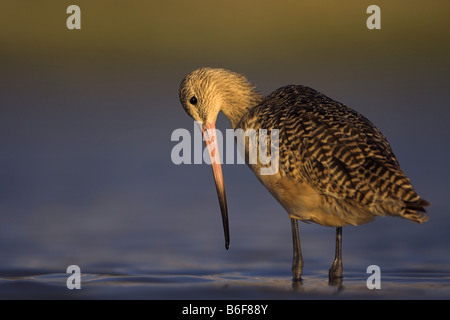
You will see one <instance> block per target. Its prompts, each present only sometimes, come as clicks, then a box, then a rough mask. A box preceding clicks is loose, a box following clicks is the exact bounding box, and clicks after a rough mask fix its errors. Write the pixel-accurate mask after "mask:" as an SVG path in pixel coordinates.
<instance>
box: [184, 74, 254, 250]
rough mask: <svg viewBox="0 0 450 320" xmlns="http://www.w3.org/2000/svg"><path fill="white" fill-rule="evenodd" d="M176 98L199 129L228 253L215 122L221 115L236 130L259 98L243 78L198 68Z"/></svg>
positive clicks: (224, 200)
mask: <svg viewBox="0 0 450 320" xmlns="http://www.w3.org/2000/svg"><path fill="white" fill-rule="evenodd" d="M179 97H180V102H181V104H182V106H183V108H184V110H186V112H187V113H188V114H189V115H190V116H191V117H192V118H193V119H194V120H195V121H197V123H199V124H200V126H201V130H202V133H203V137H204V140H205V144H206V146H207V148H208V153H209V157H210V159H211V167H212V170H213V175H214V180H215V184H216V189H217V195H218V197H219V204H220V210H221V213H222V222H223V228H224V234H225V247H226V248H227V249H228V247H229V242H230V240H229V239H230V236H229V226H228V209H227V200H226V196H225V186H224V182H223V175H222V167H221V165H220V155H219V147H218V144H217V137H216V128H215V124H216V119H217V115H218V114H219V112H220V111H222V112H223V113H224V114H225V116H226V117H227V118H228V120H230V122H231V125H232V127H233V128H235V127H236V125H237V123H238V122H239V120H241V118H242V116H243V115H244V114H245V113H246V112H247V110H248V109H249V108H250V107H252V106H255V105H256V104H258V103H259V102H260V101H261V100H262V96H261V94H260V93H258V92H257V91H256V90H255V87H254V86H253V85H252V84H251V83H250V82H249V81H248V80H247V79H246V78H245V77H244V76H243V75H240V74H238V73H234V72H231V71H228V70H225V69H214V68H200V69H196V70H194V71H192V72H191V73H190V74H188V75H187V76H186V77H185V78H184V79H183V81H182V82H181V85H180V91H179Z"/></svg>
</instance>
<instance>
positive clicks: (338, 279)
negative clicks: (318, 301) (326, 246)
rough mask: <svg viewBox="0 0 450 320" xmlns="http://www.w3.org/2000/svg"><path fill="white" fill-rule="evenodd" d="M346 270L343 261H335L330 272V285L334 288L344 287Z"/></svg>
mask: <svg viewBox="0 0 450 320" xmlns="http://www.w3.org/2000/svg"><path fill="white" fill-rule="evenodd" d="M343 273H344V268H343V266H342V261H341V260H334V262H333V264H332V266H331V268H330V271H329V272H328V284H329V285H332V286H337V287H340V286H342V281H343V275H342V274H343Z"/></svg>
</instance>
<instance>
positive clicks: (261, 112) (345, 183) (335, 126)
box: [247, 86, 420, 215]
mask: <svg viewBox="0 0 450 320" xmlns="http://www.w3.org/2000/svg"><path fill="white" fill-rule="evenodd" d="M250 113H253V114H249V115H247V118H251V117H252V116H253V118H255V116H256V118H258V120H257V121H256V122H255V123H258V127H260V128H278V129H279V130H280V131H279V138H280V142H279V157H280V170H281V174H283V175H286V176H289V177H291V178H292V179H298V180H300V182H304V181H305V182H307V183H308V184H309V185H311V186H312V187H313V188H315V189H316V190H317V191H318V192H319V193H321V194H324V195H326V196H330V197H333V198H336V199H345V200H354V201H355V203H358V204H360V205H367V206H372V207H373V208H374V210H375V211H376V210H378V211H379V212H378V213H377V214H386V213H389V214H396V215H397V214H400V215H402V214H401V212H400V211H402V210H403V211H404V210H405V207H404V206H403V208H402V207H401V204H403V203H404V202H412V203H414V202H417V201H419V200H420V197H419V196H418V195H417V194H416V192H415V191H414V189H413V187H412V185H411V182H410V180H409V178H408V177H406V175H405V174H404V173H403V171H402V170H401V169H400V166H399V164H398V162H397V159H396V157H395V156H394V154H393V152H392V150H391V147H390V146H389V143H388V142H387V140H386V138H385V137H384V136H383V135H382V134H381V132H380V131H379V130H378V129H377V128H376V127H375V126H374V125H373V124H372V123H371V122H370V121H369V120H367V119H366V118H365V117H363V116H362V115H360V114H359V113H358V112H356V111H354V110H352V109H350V108H348V107H346V106H345V105H343V104H341V103H339V102H336V101H334V100H332V99H330V98H328V97H326V96H325V95H323V94H321V93H319V92H317V91H315V90H313V89H310V88H307V87H303V86H288V87H283V88H281V89H279V90H277V91H275V92H274V93H273V94H272V95H270V96H269V97H268V98H267V99H266V100H265V101H264V102H263V103H262V104H261V105H260V106H258V107H257V108H255V109H254V110H251V111H250ZM254 126H255V124H253V127H254ZM399 204H400V205H399ZM389 211H398V212H389Z"/></svg>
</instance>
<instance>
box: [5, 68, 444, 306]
mask: <svg viewBox="0 0 450 320" xmlns="http://www.w3.org/2000/svg"><path fill="white" fill-rule="evenodd" d="M183 75H184V72H183V74H181V72H180V74H178V73H177V72H174V73H172V74H169V75H166V77H167V78H165V80H164V81H162V83H159V82H156V81H155V79H160V78H161V76H162V75H161V74H151V73H149V74H148V73H146V72H143V73H138V74H134V73H128V72H126V71H123V70H122V71H118V74H117V75H114V77H113V79H112V80H111V78H110V76H111V73H109V74H106V75H102V76H98V74H97V78H95V79H94V80H91V81H87V80H86V79H88V77H87V76H86V77H85V76H80V78H76V77H75V78H73V79H71V80H70V81H69V80H67V79H66V78H65V74H64V73H59V71H55V70H54V71H53V72H50V73H48V74H47V73H46V76H45V77H43V78H40V77H36V76H35V75H34V74H33V73H32V72H29V73H28V72H26V71H22V73H21V74H16V73H11V74H6V75H4V77H3V78H2V86H1V90H2V92H1V95H0V99H1V101H0V103H1V105H2V107H4V109H2V111H4V114H3V115H2V118H1V119H0V122H1V125H0V130H1V133H2V134H1V135H0V143H1V148H2V152H1V157H0V173H1V180H0V191H1V194H2V197H1V198H0V211H1V215H0V298H2V299H22V298H25V299H59V298H61V299H109V298H111V299H169V300H170V299H304V298H307V299H309V298H318V299H384V298H385V299H449V298H450V286H449V284H450V281H449V280H450V237H449V232H448V230H449V229H450V215H448V211H449V207H448V203H447V201H446V198H447V192H448V190H449V188H448V181H450V173H449V170H448V159H449V158H450V153H449V150H448V148H442V147H439V146H442V145H446V144H447V138H448V136H450V130H449V128H448V125H447V124H448V121H447V119H448V111H446V110H444V111H443V110H442V106H445V105H448V104H449V102H450V96H449V94H448V91H445V92H444V91H442V87H441V86H439V85H436V86H434V87H432V86H430V88H431V87H432V88H431V89H429V90H428V91H426V92H423V91H420V90H418V89H417V88H409V87H408V88H407V90H403V91H402V90H401V89H399V90H397V91H396V92H390V91H387V93H384V94H383V95H380V96H379V100H377V98H376V97H374V96H373V92H371V91H370V87H368V86H367V85H366V84H364V83H363V82H358V81H359V80H358V79H354V82H352V83H355V86H354V87H352V93H349V92H347V93H345V92H343V93H340V94H341V97H343V96H345V97H348V100H351V101H350V102H351V103H350V104H351V105H355V104H356V105H362V106H364V107H362V108H363V110H361V109H359V111H361V112H362V113H364V114H365V115H366V116H367V117H368V118H370V119H371V120H373V121H374V122H375V123H376V124H381V125H379V127H380V128H381V129H382V131H383V132H384V133H385V135H386V136H387V137H388V139H389V141H391V144H392V146H393V148H394V152H395V153H396V155H397V157H398V158H399V160H400V163H401V164H402V167H403V168H404V170H405V172H406V173H407V174H408V175H409V176H410V177H411V179H412V181H413V184H414V185H415V186H416V188H417V190H418V192H419V193H420V194H421V195H422V196H423V197H424V198H425V199H427V200H429V201H430V202H431V203H432V207H431V208H430V209H429V212H430V216H431V219H430V221H429V222H428V223H426V224H423V225H416V224H413V223H411V222H408V221H405V220H401V219H394V218H378V219H377V220H376V221H375V222H374V223H371V224H367V225H363V226H359V227H348V228H344V232H343V258H344V282H343V285H342V288H337V287H335V286H329V285H328V279H327V274H328V268H329V267H330V265H331V262H332V259H333V257H334V235H335V231H334V229H332V228H326V227H320V226H317V225H314V224H301V225H300V235H301V243H302V250H303V257H304V259H305V266H304V276H303V277H304V281H303V284H302V285H301V286H298V287H293V285H292V282H291V280H290V279H291V274H290V268H291V259H292V240H291V230H290V222H289V219H288V216H287V214H286V213H285V212H284V210H283V209H282V208H281V207H280V206H279V204H278V203H276V201H275V200H274V199H273V198H272V197H271V196H270V194H269V193H268V192H267V191H266V190H265V189H264V188H263V186H262V185H261V184H260V183H259V182H258V181H257V180H256V179H255V177H254V176H253V174H252V173H251V172H250V170H248V168H246V167H245V166H243V165H225V166H224V168H223V171H224V177H225V184H226V190H227V198H228V208H229V215H230V230H231V246H230V250H228V251H226V250H225V248H224V240H223V234H222V226H221V219H220V213H219V212H220V211H219V206H218V203H217V196H216V191H215V188H214V184H213V180H212V176H211V170H210V168H208V166H207V165H179V166H176V165H174V164H173V163H172V162H171V159H170V154H171V150H172V147H173V146H174V145H175V144H176V143H174V142H172V141H171V140H170V136H171V133H172V131H173V130H174V129H177V128H186V129H188V130H190V131H191V132H193V122H192V121H191V120H190V119H189V118H188V117H187V115H186V114H185V113H184V111H183V110H182V108H181V107H180V105H179V102H178V97H177V88H178V84H179V81H180V78H181V77H182V76H183ZM258 80H259V81H258ZM357 80H358V81H357ZM441 80H442V81H444V82H445V78H442V79H440V80H439V79H436V80H435V81H436V83H442V81H441ZM271 81H272V82H276V83H283V80H282V79H272V80H271ZM379 81H380V82H383V83H384V80H379ZM391 81H392V83H391V84H389V83H388V84H385V86H386V87H389V86H390V85H393V83H395V82H396V81H399V80H396V79H393V80H391ZM427 81H429V80H427ZM255 82H260V83H262V86H266V87H271V86H272V83H271V82H270V83H267V82H264V78H260V79H255ZM388 82H389V81H388ZM283 84H284V83H283ZM358 85H359V87H358ZM421 85H422V84H421V83H418V84H417V86H418V87H421ZM380 86H382V85H380ZM55 88H56V89H55ZM340 89H341V88H340V87H339V84H333V83H331V84H329V89H328V90H329V91H330V95H331V92H332V91H333V92H336V93H337V92H339V91H340ZM416 89H417V90H416ZM355 92H357V94H355ZM327 93H328V92H327ZM371 94H372V96H371ZM411 95H413V96H411ZM368 96H371V99H368V98H367V97H368ZM390 99H393V100H394V101H397V102H402V103H404V104H402V103H397V104H396V106H397V107H396V108H394V107H393V105H392V104H389V103H385V101H386V100H390ZM395 99H396V100H395ZM341 100H343V101H344V102H346V101H345V100H346V99H341ZM423 101H427V103H428V104H427V106H426V112H425V107H423V104H422V102H423ZM412 102H416V103H415V104H414V103H413V104H412V106H411V105H410V104H411V103H412ZM408 104H409V105H408ZM380 106H381V107H380ZM405 108H409V109H408V111H409V112H408V113H407V114H408V121H407V122H405V121H404V120H403V117H405V112H404V110H405ZM425 113H426V115H427V116H426V117H424V116H423V114H425ZM387 114H389V116H386V115H387ZM399 119H400V120H399ZM411 124H420V126H419V125H411ZM218 127H219V128H226V127H228V124H227V122H226V121H224V119H223V117H221V118H220V119H219V124H218ZM417 146H420V150H421V152H417ZM69 265H78V266H79V267H80V268H81V274H82V276H81V290H69V289H68V288H67V287H66V280H67V278H68V277H69V274H66V269H67V267H68V266H69ZM370 265H378V266H379V267H380V269H381V289H380V290H369V289H368V288H367V286H366V280H367V278H368V276H369V274H367V273H366V269H367V267H368V266H370Z"/></svg>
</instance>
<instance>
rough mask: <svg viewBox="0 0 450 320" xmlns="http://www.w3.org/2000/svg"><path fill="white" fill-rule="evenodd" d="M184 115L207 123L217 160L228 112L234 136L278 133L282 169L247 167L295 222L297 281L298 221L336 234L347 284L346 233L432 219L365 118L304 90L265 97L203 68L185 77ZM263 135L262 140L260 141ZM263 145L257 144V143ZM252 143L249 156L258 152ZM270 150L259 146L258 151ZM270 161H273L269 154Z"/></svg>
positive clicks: (217, 174)
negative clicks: (218, 136)
mask: <svg viewBox="0 0 450 320" xmlns="http://www.w3.org/2000/svg"><path fill="white" fill-rule="evenodd" d="M179 96H180V101H181V103H182V105H183V108H184V109H185V110H186V112H187V113H188V114H189V115H190V116H191V117H192V118H193V119H194V120H196V121H199V122H202V130H203V132H204V135H205V141H208V142H206V144H207V146H208V150H209V152H210V156H211V157H212V158H214V156H213V153H215V154H216V155H217V153H216V152H215V151H212V150H215V149H217V148H218V147H217V141H215V140H214V139H211V137H213V136H214V134H215V122H216V118H217V115H218V113H219V112H220V111H222V112H223V113H224V114H225V116H226V117H227V118H228V119H229V120H230V122H231V125H232V127H233V129H243V130H244V131H245V130H248V129H254V130H255V132H256V134H259V129H266V130H268V131H270V130H272V129H278V130H279V131H278V132H279V135H278V138H279V141H278V142H279V143H278V150H274V151H277V152H274V153H273V154H275V153H276V154H278V159H275V160H274V159H272V161H279V167H278V168H279V170H278V171H277V172H276V173H275V174H269V175H264V174H261V171H260V169H261V168H262V167H264V166H267V165H264V164H263V163H262V162H257V163H250V162H249V163H248V165H249V167H250V168H251V169H252V170H253V172H254V173H255V174H256V176H257V177H258V179H259V180H260V181H261V182H262V183H263V184H264V185H265V186H266V188H267V189H268V190H269V191H270V193H271V194H272V195H273V196H274V197H275V198H276V199H277V200H278V201H279V202H280V203H281V205H282V206H283V207H284V208H285V209H286V211H287V212H288V213H289V216H290V218H291V226H292V235H293V244H294V258H293V261H292V274H293V277H294V281H299V280H301V274H302V268H303V258H302V254H301V249H300V239H299V235H298V223H297V221H298V220H301V221H312V222H316V223H319V224H321V225H325V226H334V227H336V255H335V260H334V262H333V264H332V266H331V268H330V271H329V279H330V282H331V283H333V284H339V283H340V282H341V281H342V272H343V267H342V255H341V246H342V226H345V225H348V224H351V225H359V224H361V223H366V222H369V221H372V220H373V219H374V218H375V217H376V216H383V215H391V216H398V217H403V218H406V219H408V220H411V221H414V222H418V223H421V222H425V221H427V220H428V216H427V215H426V212H425V209H424V207H425V206H427V205H429V204H428V202H427V201H426V200H424V199H422V198H420V197H419V195H417V193H416V192H415V190H414V188H413V186H412V185H411V182H410V180H409V178H408V177H407V176H406V175H405V174H404V173H403V171H402V170H401V168H400V165H399V163H398V161H397V159H396V157H395V155H394V153H393V152H392V150H391V147H390V146H389V143H388V141H387V140H386V138H385V137H384V136H383V134H382V133H381V132H380V131H379V130H378V129H377V128H376V127H375V126H374V125H373V124H372V123H371V122H370V121H369V120H367V119H366V118H365V117H364V116H362V115H361V114H359V113H358V112H356V111H355V110H352V109H350V108H349V107H346V106H345V105H343V104H342V103H340V102H337V101H334V100H332V99H330V98H328V97H327V96H325V95H323V94H321V93H319V92H317V91H315V90H313V89H311V88H308V87H304V86H300V85H297V86H295V85H290V86H286V87H282V88H280V89H278V90H276V91H274V92H273V93H272V94H270V95H269V96H268V97H266V98H264V97H263V96H262V95H261V94H260V93H259V92H258V91H256V89H255V87H254V86H253V85H252V84H251V83H250V82H249V81H248V80H247V79H246V78H245V77H244V76H242V75H240V74H237V73H234V72H231V71H228V70H225V69H213V68H200V69H197V70H194V71H193V72H191V73H190V74H189V75H187V76H186V77H185V78H184V79H183V81H182V83H181V85H180V91H179ZM262 136H263V135H262V134H261V137H262ZM258 138H259V137H258ZM250 140H251V139H248V141H247V143H246V157H247V158H248V156H249V152H250V150H254V148H255V147H256V148H258V146H257V145H256V146H255V145H253V144H255V143H253V142H251V141H250ZM258 143H264V144H267V145H266V146H267V148H266V150H271V148H270V146H269V145H270V143H271V141H270V135H269V136H268V138H267V139H261V140H260V139H257V140H256V144H258ZM270 156H272V154H270ZM212 169H213V174H214V179H215V182H216V188H217V194H218V196H219V203H220V207H221V212H222V219H223V223H224V232H225V243H226V245H225V246H226V248H227V249H228V243H229V231H228V212H227V206H226V197H225V189H224V185H223V179H222V171H221V167H220V164H217V163H214V162H213V164H212Z"/></svg>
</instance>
